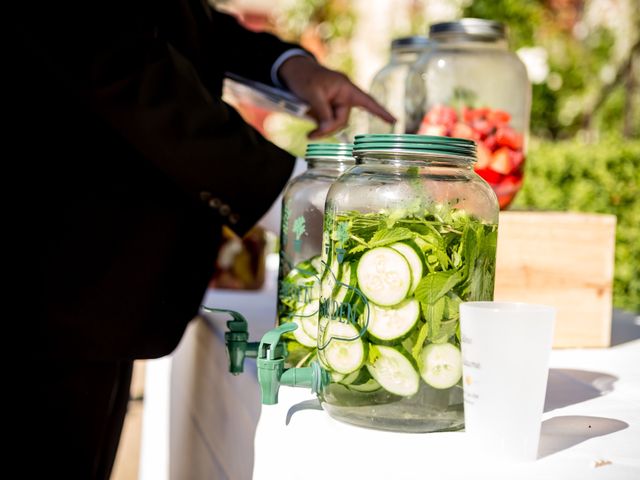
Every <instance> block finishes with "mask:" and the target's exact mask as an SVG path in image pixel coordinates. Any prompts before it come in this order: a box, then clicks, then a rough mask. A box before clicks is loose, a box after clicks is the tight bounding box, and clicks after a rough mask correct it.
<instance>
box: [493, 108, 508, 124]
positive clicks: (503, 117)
mask: <svg viewBox="0 0 640 480" xmlns="http://www.w3.org/2000/svg"><path fill="white" fill-rule="evenodd" d="M487 120H489V121H490V122H491V123H493V124H494V125H495V126H500V125H508V124H509V122H510V121H511V115H509V114H508V113H507V112H505V111H504V110H489V112H488V113H487Z"/></svg>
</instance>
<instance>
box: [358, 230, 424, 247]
mask: <svg viewBox="0 0 640 480" xmlns="http://www.w3.org/2000/svg"><path fill="white" fill-rule="evenodd" d="M413 237H415V233H413V232H412V231H411V230H409V229H408V228H404V227H398V228H387V229H384V230H378V231H377V232H376V233H375V234H374V235H373V237H371V240H369V247H370V248H375V247H383V246H385V245H391V244H392V243H396V242H401V241H402V240H409V239H411V238H413Z"/></svg>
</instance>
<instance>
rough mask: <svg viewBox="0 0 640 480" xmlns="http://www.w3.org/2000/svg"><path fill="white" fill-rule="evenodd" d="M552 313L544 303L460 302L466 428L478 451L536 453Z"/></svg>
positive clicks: (519, 457)
mask: <svg viewBox="0 0 640 480" xmlns="http://www.w3.org/2000/svg"><path fill="white" fill-rule="evenodd" d="M555 316H556V310H555V308H553V307H549V306H545V305H532V304H526V303H509V302H467V303H462V304H461V305H460V329H461V339H462V342H461V346H462V361H463V377H462V378H463V388H464V410H465V428H466V432H467V436H468V438H469V440H470V441H471V442H472V443H473V444H474V446H475V447H476V448H477V449H478V452H479V453H482V454H483V455H485V456H487V457H489V458H496V459H501V460H505V461H510V462H521V461H533V460H535V459H536V458H537V456H538V443H539V438H540V425H541V420H542V411H543V407H544V399H545V393H546V386H547V376H548V372H549V353H550V351H551V344H552V340H553V328H554V323H555Z"/></svg>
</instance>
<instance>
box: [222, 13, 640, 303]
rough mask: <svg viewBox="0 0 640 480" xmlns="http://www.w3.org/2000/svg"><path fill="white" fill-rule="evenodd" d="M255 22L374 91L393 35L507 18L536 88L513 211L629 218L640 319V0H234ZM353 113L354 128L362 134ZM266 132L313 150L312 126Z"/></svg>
mask: <svg viewBox="0 0 640 480" xmlns="http://www.w3.org/2000/svg"><path fill="white" fill-rule="evenodd" d="M216 3H217V4H218V6H220V7H222V8H223V9H224V8H226V9H228V10H231V11H234V13H236V14H239V16H240V18H241V19H242V20H243V22H244V23H245V25H247V26H249V27H250V28H254V29H256V30H270V31H273V32H275V33H276V34H278V35H279V36H280V37H282V38H285V39H287V40H292V41H296V42H299V43H301V44H302V45H303V46H304V47H305V48H307V49H308V50H310V51H311V52H312V53H313V54H314V55H316V57H317V58H318V59H319V60H320V61H321V62H323V63H324V64H326V65H328V66H330V67H332V68H334V69H338V70H341V71H343V72H345V73H346V74H347V75H349V76H350V77H351V78H352V79H353V80H354V81H355V82H356V83H357V84H358V85H359V86H360V87H361V88H363V89H364V90H368V87H369V85H370V82H371V79H372V77H373V75H374V74H375V72H376V71H378V70H379V69H380V68H381V67H382V66H383V64H384V63H386V61H387V59H388V55H389V46H390V41H391V40H392V39H393V38H396V37H400V36H406V35H416V34H426V32H427V31H428V27H429V25H430V24H431V23H435V22H438V21H447V20H453V19H457V18H461V17H478V18H487V19H494V20H499V21H502V22H504V23H506V24H507V25H508V27H509V43H510V48H511V49H512V50H514V51H516V52H517V53H518V55H520V57H521V59H522V60H523V61H524V62H525V64H526V65H527V69H528V71H529V76H530V78H531V80H532V84H533V103H532V111H531V126H530V131H531V138H530V142H529V151H528V157H527V158H528V160H527V164H526V171H525V181H524V187H523V189H522V191H521V192H520V193H519V194H518V196H517V197H516V201H515V203H514V204H513V205H512V207H511V208H517V209H540V210H555V211H580V212H597V213H612V214H615V215H616V216H617V218H618V224H617V225H618V226H617V232H616V234H617V239H616V259H615V262H616V264H615V280H614V305H615V306H616V307H618V308H624V309H627V310H632V311H635V312H640V234H639V232H640V5H639V4H638V0H376V1H367V0H353V1H348V0H274V1H271V2H267V1H264V0H224V1H218V2H216ZM358 125H359V123H358V114H357V113H356V114H353V115H352V121H351V130H350V132H349V133H351V134H352V133H355V132H357V131H358V128H359V126H358ZM261 128H262V129H263V131H264V133H265V134H266V135H267V136H268V137H269V138H270V139H271V140H272V141H274V142H275V143H277V144H279V145H280V146H282V147H283V148H286V149H288V150H289V151H291V152H293V153H295V154H297V155H302V154H303V152H304V148H305V146H306V143H307V140H306V132H308V131H309V130H310V129H311V128H312V126H311V124H310V123H307V122H304V121H301V120H296V119H292V118H289V117H286V116H283V115H278V114H273V115H269V116H267V117H266V118H264V119H263V123H262V124H261Z"/></svg>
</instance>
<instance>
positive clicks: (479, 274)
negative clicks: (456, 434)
mask: <svg viewBox="0 0 640 480" xmlns="http://www.w3.org/2000/svg"><path fill="white" fill-rule="evenodd" d="M475 152H476V146H475V144H474V142H472V141H470V140H465V139H457V138H447V137H430V136H421V135H359V136H357V137H356V140H355V146H354V156H355V157H356V160H357V165H356V166H355V167H353V168H351V169H349V170H348V171H347V172H346V173H345V174H344V175H342V176H341V177H340V178H339V179H338V180H337V181H336V182H335V183H334V184H333V186H332V187H331V189H330V190H329V193H328V195H327V203H326V211H325V241H327V242H328V243H327V244H326V245H325V248H326V250H327V259H326V263H327V265H328V266H327V268H326V269H325V271H324V273H323V277H322V285H321V295H320V312H319V329H318V359H319V361H320V363H321V365H322V367H324V368H325V369H327V370H328V371H329V373H330V376H331V382H330V383H329V385H328V386H326V387H325V388H324V389H323V391H322V392H321V394H320V400H321V402H322V405H323V408H324V409H325V410H326V411H327V412H328V413H329V414H330V415H331V416H333V417H335V418H337V419H340V420H343V421H346V422H350V423H354V424H357V425H361V426H366V427H372V428H378V429H385V430H395V431H406V432H431V431H446V430H457V429H460V428H462V427H463V422H464V420H463V398H462V382H461V376H462V363H461V362H462V360H461V355H460V329H459V310H458V306H459V305H460V303H461V302H463V301H470V300H491V299H492V297H493V286H494V273H495V259H496V238H497V222H498V203H497V200H496V196H495V194H494V193H493V191H492V190H491V188H490V187H489V185H488V184H487V183H486V182H485V181H484V180H482V178H480V177H479V176H478V175H477V174H475V173H474V171H473V168H472V167H473V163H474V161H475Z"/></svg>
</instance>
